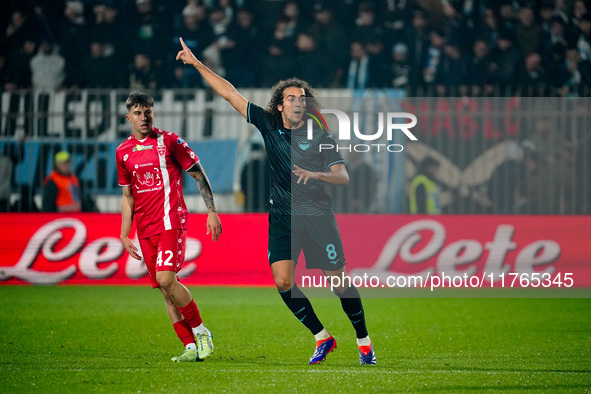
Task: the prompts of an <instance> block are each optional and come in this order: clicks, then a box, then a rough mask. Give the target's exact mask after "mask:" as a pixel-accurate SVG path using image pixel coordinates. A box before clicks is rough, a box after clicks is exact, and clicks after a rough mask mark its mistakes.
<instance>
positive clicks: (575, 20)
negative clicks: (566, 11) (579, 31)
mask: <svg viewBox="0 0 591 394" xmlns="http://www.w3.org/2000/svg"><path fill="white" fill-rule="evenodd" d="M588 11H589V10H588V8H587V3H586V2H585V0H575V1H573V2H572V16H571V19H570V22H571V23H572V24H573V26H578V27H579V28H580V27H581V26H580V23H581V20H582V19H583V16H584V15H585V14H586V13H587V12H588Z"/></svg>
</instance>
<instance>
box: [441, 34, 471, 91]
mask: <svg viewBox="0 0 591 394" xmlns="http://www.w3.org/2000/svg"><path fill="white" fill-rule="evenodd" d="M467 74H468V62H467V61H466V59H465V58H464V57H463V56H462V53H461V52H460V47H459V43H458V42H457V41H455V40H454V39H449V40H448V41H447V42H446V43H445V45H444V46H443V56H442V57H441V61H440V62H439V63H438V64H437V69H436V72H435V80H434V83H435V86H436V88H437V94H438V95H439V96H442V97H443V96H447V95H452V96H453V95H461V96H465V95H467V94H468V80H467Z"/></svg>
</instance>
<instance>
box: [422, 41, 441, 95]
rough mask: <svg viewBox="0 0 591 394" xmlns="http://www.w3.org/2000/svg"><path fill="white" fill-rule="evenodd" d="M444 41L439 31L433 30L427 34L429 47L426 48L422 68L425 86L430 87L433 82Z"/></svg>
mask: <svg viewBox="0 0 591 394" xmlns="http://www.w3.org/2000/svg"><path fill="white" fill-rule="evenodd" d="M444 43H445V39H444V37H443V34H442V32H441V31H438V30H433V31H431V33H430V34H429V46H428V47H427V52H426V55H427V57H426V58H425V63H424V64H423V66H422V70H423V79H422V83H423V85H425V86H432V85H433V83H434V82H435V74H436V73H437V68H438V67H439V62H440V61H441V58H442V57H443V45H444Z"/></svg>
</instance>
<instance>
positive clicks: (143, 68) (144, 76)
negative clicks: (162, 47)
mask: <svg viewBox="0 0 591 394" xmlns="http://www.w3.org/2000/svg"><path fill="white" fill-rule="evenodd" d="M129 87H130V88H131V89H136V90H144V89H156V88H158V87H159V83H158V73H157V72H156V69H155V68H154V66H153V65H152V59H150V57H149V56H148V54H146V53H136V54H135V56H134V57H133V65H132V67H131V72H130V74H129Z"/></svg>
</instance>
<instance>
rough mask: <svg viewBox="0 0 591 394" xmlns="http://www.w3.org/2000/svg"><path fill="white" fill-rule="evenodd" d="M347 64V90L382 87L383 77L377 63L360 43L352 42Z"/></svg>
mask: <svg viewBox="0 0 591 394" xmlns="http://www.w3.org/2000/svg"><path fill="white" fill-rule="evenodd" d="M349 56H350V59H349V64H348V67H347V75H345V77H346V78H347V79H346V81H345V87H346V88H347V89H368V88H373V87H377V86H382V81H383V75H382V73H381V70H380V63H379V61H378V60H377V59H376V58H375V57H374V56H372V55H370V54H368V53H367V50H366V48H365V46H364V45H363V43H362V42H360V41H353V42H352V43H351V46H350V49H349Z"/></svg>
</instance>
